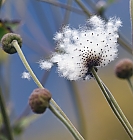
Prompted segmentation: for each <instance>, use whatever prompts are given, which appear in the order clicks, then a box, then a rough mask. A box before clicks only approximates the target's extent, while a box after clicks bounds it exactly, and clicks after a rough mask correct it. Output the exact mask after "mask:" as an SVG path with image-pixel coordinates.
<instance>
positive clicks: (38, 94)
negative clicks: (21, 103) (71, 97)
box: [29, 88, 51, 114]
mask: <svg viewBox="0 0 133 140" xmlns="http://www.w3.org/2000/svg"><path fill="white" fill-rule="evenodd" d="M50 99H51V93H50V92H49V91H48V90H47V89H45V88H37V89H35V90H33V92H32V93H31V95H30V97H29V105H30V107H31V109H32V111H33V112H34V113H37V114H41V113H43V112H45V110H46V108H47V107H48V106H49V101H50Z"/></svg>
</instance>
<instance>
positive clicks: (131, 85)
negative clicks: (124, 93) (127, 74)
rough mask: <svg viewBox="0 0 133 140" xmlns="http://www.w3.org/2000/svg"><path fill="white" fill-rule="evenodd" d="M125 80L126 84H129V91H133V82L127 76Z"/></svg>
mask: <svg viewBox="0 0 133 140" xmlns="http://www.w3.org/2000/svg"><path fill="white" fill-rule="evenodd" d="M127 82H128V84H129V86H130V89H131V91H132V93H133V84H132V81H131V79H130V78H127Z"/></svg>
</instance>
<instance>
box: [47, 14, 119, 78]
mask: <svg viewBox="0 0 133 140" xmlns="http://www.w3.org/2000/svg"><path fill="white" fill-rule="evenodd" d="M121 24H122V23H121V21H120V19H116V18H110V19H109V21H108V22H107V23H106V22H105V21H104V20H102V19H101V18H100V17H98V16H93V17H91V18H90V19H88V20H87V21H86V24H85V25H84V26H83V27H80V28H79V29H74V28H70V27H69V26H65V27H63V29H62V30H61V31H60V32H59V33H58V32H57V33H56V34H55V36H54V40H55V41H56V43H57V48H58V50H61V51H59V52H56V53H53V55H52V58H51V59H50V60H49V62H51V63H57V65H58V73H59V74H60V76H62V77H66V78H67V79H69V80H78V79H89V78H90V77H91V76H92V75H91V72H90V69H91V68H92V67H103V66H106V65H107V64H109V63H110V62H111V61H113V60H114V59H115V58H116V57H117V51H118V50H117V46H118V44H117V38H118V37H119V36H118V33H117V32H118V28H119V27H120V26H121Z"/></svg>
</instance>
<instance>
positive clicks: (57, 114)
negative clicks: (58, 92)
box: [49, 105, 80, 140]
mask: <svg viewBox="0 0 133 140" xmlns="http://www.w3.org/2000/svg"><path fill="white" fill-rule="evenodd" d="M49 109H50V110H51V112H52V113H53V114H54V115H55V116H56V117H57V118H58V119H59V120H61V121H62V122H63V124H65V126H66V127H67V128H68V130H69V131H70V132H71V134H72V135H73V137H74V138H75V139H76V140H80V137H79V136H78V135H77V133H75V131H74V129H73V128H72V127H71V125H70V124H69V123H67V121H66V119H64V118H63V117H62V116H61V115H60V114H59V113H58V112H57V111H56V110H55V109H54V107H53V106H52V105H51V106H49Z"/></svg>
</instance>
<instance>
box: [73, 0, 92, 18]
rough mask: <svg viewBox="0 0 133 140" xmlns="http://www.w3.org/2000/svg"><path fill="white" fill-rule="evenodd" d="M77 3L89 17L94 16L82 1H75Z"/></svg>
mask: <svg viewBox="0 0 133 140" xmlns="http://www.w3.org/2000/svg"><path fill="white" fill-rule="evenodd" d="M75 1H76V2H77V4H78V5H79V6H80V8H81V9H82V10H83V11H84V13H85V14H86V15H87V16H88V17H90V16H92V14H91V13H90V12H89V11H88V9H87V8H86V6H85V5H84V4H83V2H82V1H81V0H75Z"/></svg>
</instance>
